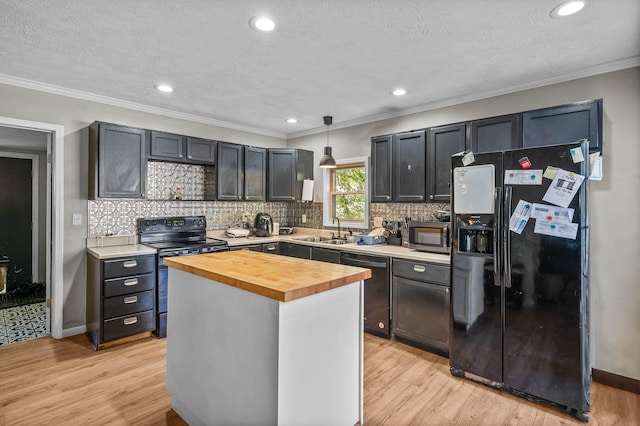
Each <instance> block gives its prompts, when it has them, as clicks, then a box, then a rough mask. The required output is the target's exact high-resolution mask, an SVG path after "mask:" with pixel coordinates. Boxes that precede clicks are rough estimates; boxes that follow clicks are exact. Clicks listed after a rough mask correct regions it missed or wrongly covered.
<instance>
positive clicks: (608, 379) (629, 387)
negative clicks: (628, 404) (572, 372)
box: [591, 368, 640, 394]
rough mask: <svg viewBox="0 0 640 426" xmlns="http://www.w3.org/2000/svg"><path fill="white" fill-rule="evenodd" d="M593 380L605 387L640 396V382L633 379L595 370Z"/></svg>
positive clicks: (593, 370) (592, 375) (592, 372)
mask: <svg viewBox="0 0 640 426" xmlns="http://www.w3.org/2000/svg"><path fill="white" fill-rule="evenodd" d="M591 378H592V379H593V381H594V382H598V383H602V384H603V385H607V386H611V387H614V388H618V389H622V390H626V391H629V392H633V393H637V394H640V380H636V379H632V378H631V377H625V376H620V375H618V374H614V373H609V372H608V371H602V370H596V369H595V368H594V369H592V370H591Z"/></svg>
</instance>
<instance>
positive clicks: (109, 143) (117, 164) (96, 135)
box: [89, 122, 147, 200]
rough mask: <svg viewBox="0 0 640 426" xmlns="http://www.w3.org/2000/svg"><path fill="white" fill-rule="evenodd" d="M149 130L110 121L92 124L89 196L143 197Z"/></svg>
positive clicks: (93, 197) (91, 198) (90, 133)
mask: <svg viewBox="0 0 640 426" xmlns="http://www.w3.org/2000/svg"><path fill="white" fill-rule="evenodd" d="M146 133H147V132H146V131H145V130H143V129H135V128H131V127H125V126H120V125H117V124H111V123H102V122H95V123H93V124H92V125H91V126H90V127H89V199H90V200H95V199H100V198H144V197H145V182H146V174H147V171H146V167H147V157H146Z"/></svg>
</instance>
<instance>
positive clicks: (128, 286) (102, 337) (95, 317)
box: [86, 255, 156, 349]
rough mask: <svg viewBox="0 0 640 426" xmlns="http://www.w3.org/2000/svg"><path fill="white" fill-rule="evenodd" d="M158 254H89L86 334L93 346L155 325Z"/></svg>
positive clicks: (131, 334) (137, 332)
mask: <svg viewBox="0 0 640 426" xmlns="http://www.w3.org/2000/svg"><path fill="white" fill-rule="evenodd" d="M155 268H156V257H155V256H154V255H145V256H130V257H120V258H114V259H99V258H97V257H95V256H93V255H88V256H87V293H86V294H87V301H86V302H87V303H86V318H87V326H86V327H87V331H86V334H87V337H88V338H89V340H90V341H91V344H92V345H93V348H94V349H99V348H101V347H103V345H104V344H105V343H109V342H112V341H114V340H118V339H123V338H127V337H131V336H134V335H137V334H141V333H146V332H151V331H152V330H154V329H155V291H156V269H155Z"/></svg>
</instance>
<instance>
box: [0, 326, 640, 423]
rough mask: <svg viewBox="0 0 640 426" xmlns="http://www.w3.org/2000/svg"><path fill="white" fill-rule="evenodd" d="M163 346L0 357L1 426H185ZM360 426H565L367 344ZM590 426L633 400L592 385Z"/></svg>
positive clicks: (25, 349)
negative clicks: (174, 404) (174, 406)
mask: <svg viewBox="0 0 640 426" xmlns="http://www.w3.org/2000/svg"><path fill="white" fill-rule="evenodd" d="M165 356H166V340H165V339H160V340H159V339H156V338H148V339H144V340H140V341H137V342H132V343H128V344H125V345H121V346H116V347H112V348H108V349H104V350H101V351H98V352H94V351H93V349H92V348H91V346H90V344H89V342H88V341H87V339H86V338H85V337H84V336H74V337H70V338H67V339H62V340H54V339H51V338H50V337H45V338H40V339H35V340H30V341H26V342H19V343H14V344H11V345H6V346H2V347H0V426H4V425H184V424H185V423H184V422H183V421H182V420H181V419H180V417H179V416H178V415H177V414H176V413H175V412H174V411H173V410H171V402H170V396H169V392H168V391H167V389H166V388H165ZM364 416H365V417H364V424H365V425H393V426H395V425H451V424H456V425H506V424H509V425H572V424H583V423H580V422H578V421H576V420H575V419H573V418H572V417H570V416H568V415H566V414H563V413H561V412H559V411H556V410H552V409H550V408H547V407H544V406H541V405H538V404H534V403H531V402H528V401H526V400H524V399H521V398H517V397H514V396H511V395H507V394H504V393H502V392H500V391H497V390H495V389H492V388H489V387H487V386H484V385H480V384H476V383H473V382H471V381H468V380H464V379H459V378H455V377H452V376H451V375H450V374H449V369H448V361H447V359H445V358H442V357H439V356H437V355H434V354H430V353H428V352H424V351H422V350H420V349H416V348H413V347H411V346H407V345H404V344H401V343H398V342H392V341H388V340H384V339H380V338H377V337H374V336H370V335H366V336H365V401H364ZM590 424H591V425H625V426H627V425H640V395H638V394H634V393H631V392H627V391H623V390H618V389H615V388H611V387H608V386H604V385H601V384H599V383H594V384H593V387H592V395H591V416H590Z"/></svg>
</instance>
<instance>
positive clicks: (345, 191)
mask: <svg viewBox="0 0 640 426" xmlns="http://www.w3.org/2000/svg"><path fill="white" fill-rule="evenodd" d="M332 179H333V185H332V194H331V200H332V207H333V213H334V216H337V217H339V218H340V219H342V220H348V221H352V222H358V221H361V222H363V221H364V220H365V208H366V198H365V183H366V182H365V181H366V176H365V169H364V166H362V165H355V166H354V165H349V166H346V167H343V168H341V167H338V168H336V169H334V170H333V171H332Z"/></svg>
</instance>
